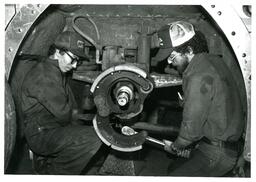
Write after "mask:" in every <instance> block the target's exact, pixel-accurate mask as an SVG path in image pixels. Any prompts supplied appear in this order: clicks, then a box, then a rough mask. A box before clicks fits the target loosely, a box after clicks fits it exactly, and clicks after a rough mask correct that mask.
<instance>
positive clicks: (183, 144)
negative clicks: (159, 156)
mask: <svg viewBox="0 0 256 182" xmlns="http://www.w3.org/2000/svg"><path fill="white" fill-rule="evenodd" d="M192 142H193V141H190V140H187V139H185V138H182V137H180V136H178V138H177V139H176V140H175V141H174V143H173V145H174V146H175V147H176V148H178V149H181V148H185V147H186V146H188V145H189V144H191V143H192Z"/></svg>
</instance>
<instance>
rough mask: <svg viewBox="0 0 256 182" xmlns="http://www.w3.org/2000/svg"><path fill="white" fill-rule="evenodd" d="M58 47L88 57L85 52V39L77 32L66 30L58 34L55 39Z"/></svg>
mask: <svg viewBox="0 0 256 182" xmlns="http://www.w3.org/2000/svg"><path fill="white" fill-rule="evenodd" d="M54 45H55V46H56V47H57V48H60V49H61V48H64V49H66V50H68V51H70V52H72V53H73V54H75V55H76V56H79V57H83V58H88V56H87V55H86V54H85V52H84V47H85V42H84V39H83V38H82V37H81V36H80V35H78V34H77V33H75V32H71V31H65V32H62V33H61V34H59V35H58V36H57V38H56V39H55V41H54Z"/></svg>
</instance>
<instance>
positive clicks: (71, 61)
mask: <svg viewBox="0 0 256 182" xmlns="http://www.w3.org/2000/svg"><path fill="white" fill-rule="evenodd" d="M60 55H61V56H59V58H58V62H59V68H60V70H61V71H62V72H63V73H66V72H68V71H70V70H72V69H73V68H76V66H77V61H76V60H75V59H76V58H77V56H76V55H74V54H72V53H71V52H70V51H63V52H62V53H61V54H60Z"/></svg>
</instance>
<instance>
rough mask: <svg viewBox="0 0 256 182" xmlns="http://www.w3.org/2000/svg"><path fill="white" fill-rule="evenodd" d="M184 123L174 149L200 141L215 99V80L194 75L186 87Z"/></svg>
mask: <svg viewBox="0 0 256 182" xmlns="http://www.w3.org/2000/svg"><path fill="white" fill-rule="evenodd" d="M184 95H185V102H184V108H183V121H182V123H181V128H180V132H179V136H178V137H177V139H176V140H175V142H174V143H173V145H174V148H178V149H180V148H184V147H186V146H188V145H189V144H191V143H192V142H194V141H196V140H198V139H200V138H201V137H202V134H203V131H202V129H203V126H204V124H205V121H206V119H207V116H208V112H209V109H210V106H211V99H212V97H213V78H212V77H211V76H209V75H204V76H202V75H194V76H192V77H190V78H189V80H188V82H187V84H186V85H185V87H184Z"/></svg>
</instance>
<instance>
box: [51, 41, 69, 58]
mask: <svg viewBox="0 0 256 182" xmlns="http://www.w3.org/2000/svg"><path fill="white" fill-rule="evenodd" d="M56 49H59V50H60V53H64V52H65V51H66V49H64V48H59V47H57V46H56V45H55V44H52V45H50V47H49V50H48V56H51V55H53V54H55V52H56Z"/></svg>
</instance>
